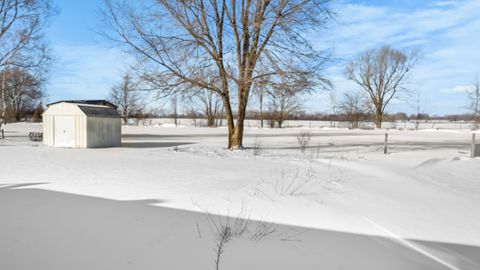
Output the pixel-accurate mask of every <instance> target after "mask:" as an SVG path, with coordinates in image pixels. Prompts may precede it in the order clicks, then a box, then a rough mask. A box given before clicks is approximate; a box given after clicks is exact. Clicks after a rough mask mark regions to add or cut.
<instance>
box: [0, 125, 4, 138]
mask: <svg viewBox="0 0 480 270" xmlns="http://www.w3.org/2000/svg"><path fill="white" fill-rule="evenodd" d="M0 131H2V140H4V139H5V133H4V132H3V128H2V129H1V130H0Z"/></svg>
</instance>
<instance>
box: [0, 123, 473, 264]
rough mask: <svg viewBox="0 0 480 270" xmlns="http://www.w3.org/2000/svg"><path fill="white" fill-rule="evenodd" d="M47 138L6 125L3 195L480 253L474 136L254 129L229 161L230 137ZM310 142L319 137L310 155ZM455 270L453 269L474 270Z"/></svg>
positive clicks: (217, 132)
mask: <svg viewBox="0 0 480 270" xmlns="http://www.w3.org/2000/svg"><path fill="white" fill-rule="evenodd" d="M38 130H41V125H40V124H30V123H17V124H8V125H6V126H5V131H6V132H5V135H6V139H5V140H4V141H0V158H1V160H2V161H1V168H2V169H1V173H0V185H1V186H0V188H1V187H2V186H3V187H9V186H12V185H24V184H35V185H34V186H32V185H25V188H32V187H33V188H35V189H40V190H46V191H58V192H64V193H69V194H77V195H85V196H90V197H96V198H103V199H109V200H117V201H134V200H135V201H139V200H148V201H150V202H151V203H150V204H151V205H155V206H158V207H167V208H174V209H182V210H190V211H195V212H200V213H205V212H208V213H212V214H219V215H230V216H232V215H236V214H237V213H239V212H242V211H243V212H246V213H248V216H249V217H250V218H251V219H253V220H260V221H265V222H274V223H276V224H284V225H288V226H298V227H305V228H312V229H321V230H330V231H335V232H347V233H354V234H359V235H369V236H385V237H390V238H392V237H393V238H397V239H414V240H420V241H431V242H441V243H451V244H458V245H468V246H475V247H477V246H480V176H479V171H480V159H479V158H474V159H471V158H469V157H468V156H469V145H470V141H471V132H470V131H459V130H457V131H455V132H450V131H448V130H444V131H443V130H442V131H436V130H435V131H434V130H429V131H398V130H389V131H386V130H348V129H318V128H312V129H308V128H295V129H258V128H252V129H247V130H246V131H245V140H244V144H245V146H246V149H245V150H241V151H229V150H227V149H225V147H226V129H224V128H217V129H215V128H213V129H212V128H193V127H182V128H175V127H165V126H163V127H161V128H160V127H158V126H157V127H155V126H153V127H133V126H125V127H123V130H122V133H123V146H122V147H117V148H104V149H64V148H49V147H44V146H42V145H41V144H40V143H36V142H30V141H28V137H27V134H28V131H38ZM301 132H308V133H309V134H310V135H311V139H310V142H309V147H308V148H307V149H306V151H305V153H301V151H300V149H299V145H298V142H297V136H298V135H299V134H300V133H301ZM385 132H388V133H389V140H390V148H389V154H387V155H384V154H383V142H384V134H385ZM477 137H478V136H477ZM249 147H250V148H249ZM253 147H258V148H259V150H254V149H252V148H253ZM17 189H22V187H21V186H18V187H17ZM472 264H473V265H475V264H474V263H472ZM443 265H447V266H448V264H443ZM477 266H478V265H477ZM452 267H453V266H452ZM452 267H450V268H448V267H447V268H446V269H469V268H468V267H467V268H452ZM118 269H120V268H118ZM133 269H134V268H133ZM346 269H347V268H346ZM358 269H361V268H358ZM391 269H394V268H391ZM438 269H442V268H438Z"/></svg>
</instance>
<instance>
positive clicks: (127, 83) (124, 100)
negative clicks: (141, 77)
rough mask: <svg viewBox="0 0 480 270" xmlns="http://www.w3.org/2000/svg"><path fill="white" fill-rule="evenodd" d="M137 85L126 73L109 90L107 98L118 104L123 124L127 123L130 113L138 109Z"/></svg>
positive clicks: (138, 95)
mask: <svg viewBox="0 0 480 270" xmlns="http://www.w3.org/2000/svg"><path fill="white" fill-rule="evenodd" d="M137 87H138V83H136V82H134V81H133V79H132V76H131V75H130V74H128V73H127V74H125V75H123V78H122V81H121V82H120V83H119V84H117V85H115V86H113V87H112V89H111V90H110V96H109V98H108V99H109V100H110V101H111V102H112V103H114V104H115V105H117V106H118V111H119V112H120V115H121V116H122V119H123V123H124V124H127V123H128V119H129V118H130V117H131V116H132V114H133V113H135V112H137V111H138V110H139V109H140V94H139V92H138V91H137Z"/></svg>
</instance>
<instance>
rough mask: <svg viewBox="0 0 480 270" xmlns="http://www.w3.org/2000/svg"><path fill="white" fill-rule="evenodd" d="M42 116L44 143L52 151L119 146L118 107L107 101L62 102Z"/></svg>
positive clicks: (50, 105)
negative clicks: (55, 148)
mask: <svg viewBox="0 0 480 270" xmlns="http://www.w3.org/2000/svg"><path fill="white" fill-rule="evenodd" d="M47 107H48V108H47V110H46V111H45V112H44V113H43V115H42V119H43V143H44V144H45V145H47V146H54V147H72V148H95V147H113V146H120V145H121V133H122V132H121V127H122V122H121V118H120V114H119V113H118V112H117V109H116V108H117V107H116V106H115V105H113V104H112V103H110V102H108V101H106V100H62V101H58V102H54V103H51V104H48V105H47Z"/></svg>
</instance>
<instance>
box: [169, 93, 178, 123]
mask: <svg viewBox="0 0 480 270" xmlns="http://www.w3.org/2000/svg"><path fill="white" fill-rule="evenodd" d="M170 108H171V110H172V117H173V123H174V124H175V126H178V98H177V96H176V95H173V96H172V97H171V98H170Z"/></svg>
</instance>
